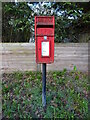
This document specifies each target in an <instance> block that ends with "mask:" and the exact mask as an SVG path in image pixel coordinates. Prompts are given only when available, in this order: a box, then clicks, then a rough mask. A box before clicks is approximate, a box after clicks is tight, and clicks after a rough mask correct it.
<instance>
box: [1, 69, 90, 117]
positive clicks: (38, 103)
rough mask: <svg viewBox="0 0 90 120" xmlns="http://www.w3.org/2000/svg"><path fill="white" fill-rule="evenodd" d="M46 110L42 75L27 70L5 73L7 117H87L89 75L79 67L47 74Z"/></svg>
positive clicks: (4, 86)
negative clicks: (43, 100) (78, 68)
mask: <svg viewBox="0 0 90 120" xmlns="http://www.w3.org/2000/svg"><path fill="white" fill-rule="evenodd" d="M46 84H47V86H46V100H47V105H46V109H44V108H43V107H42V74H41V72H31V71H26V72H24V73H22V72H14V73H10V74H3V75H2V97H3V101H2V103H3V104H2V108H3V119H4V118H13V119H17V118H27V119H30V118H54V119H56V118H62V119H63V118H64V119H74V118H76V119H82V118H83V119H87V117H88V74H87V73H81V72H79V71H77V70H73V71H71V72H68V71H67V70H66V69H64V70H63V71H60V72H59V71H55V72H48V73H47V83H46Z"/></svg>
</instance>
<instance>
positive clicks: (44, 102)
mask: <svg viewBox="0 0 90 120" xmlns="http://www.w3.org/2000/svg"><path fill="white" fill-rule="evenodd" d="M42 104H43V107H45V106H46V63H43V64H42Z"/></svg>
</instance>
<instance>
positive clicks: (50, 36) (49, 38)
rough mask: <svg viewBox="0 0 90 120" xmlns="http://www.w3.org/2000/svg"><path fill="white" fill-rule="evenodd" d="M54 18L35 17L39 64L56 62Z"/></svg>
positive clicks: (37, 59)
mask: <svg viewBox="0 0 90 120" xmlns="http://www.w3.org/2000/svg"><path fill="white" fill-rule="evenodd" d="M54 26H55V20H54V16H35V46H36V62H37V63H48V64H49V63H53V62H54Z"/></svg>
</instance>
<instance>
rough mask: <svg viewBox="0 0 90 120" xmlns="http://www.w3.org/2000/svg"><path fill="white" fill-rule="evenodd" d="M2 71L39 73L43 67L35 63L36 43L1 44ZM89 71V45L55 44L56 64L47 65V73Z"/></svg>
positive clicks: (0, 63) (0, 59)
mask: <svg viewBox="0 0 90 120" xmlns="http://www.w3.org/2000/svg"><path fill="white" fill-rule="evenodd" d="M0 66H1V67H0V69H1V71H2V72H13V71H18V70H19V71H28V70H29V71H38V70H41V69H42V66H41V65H40V64H39V65H37V64H36V62H35V44H34V43H0ZM74 66H76V67H77V69H78V70H80V71H88V43H64V44H61V43H57V44H55V55H54V63H52V64H48V65H47V71H55V70H59V71H61V70H63V69H64V68H66V69H67V70H73V67H74Z"/></svg>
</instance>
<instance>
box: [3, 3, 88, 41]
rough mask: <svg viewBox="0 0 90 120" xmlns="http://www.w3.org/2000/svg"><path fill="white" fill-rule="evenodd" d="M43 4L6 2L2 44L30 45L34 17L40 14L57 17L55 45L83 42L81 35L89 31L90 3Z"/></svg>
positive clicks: (4, 4)
mask: <svg viewBox="0 0 90 120" xmlns="http://www.w3.org/2000/svg"><path fill="white" fill-rule="evenodd" d="M29 4H30V5H31V6H33V7H30V6H29ZM42 4H43V2H39V3H34V2H32V3H30V2H17V3H14V2H13V3H8V2H6V3H2V38H3V41H2V42H29V39H30V37H32V36H34V17H35V16H37V15H41V16H42V15H47V16H52V15H54V16H55V42H79V39H78V35H79V34H82V33H85V32H88V31H89V29H90V9H89V8H90V2H86V3H85V2H84V3H82V2H77V3H75V2H56V3H53V2H51V3H50V2H48V4H47V5H43V6H42ZM36 5H38V6H39V7H36ZM36 10H37V12H36ZM51 11H52V12H51ZM89 39H90V38H89ZM89 39H88V40H87V42H88V41H89Z"/></svg>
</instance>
